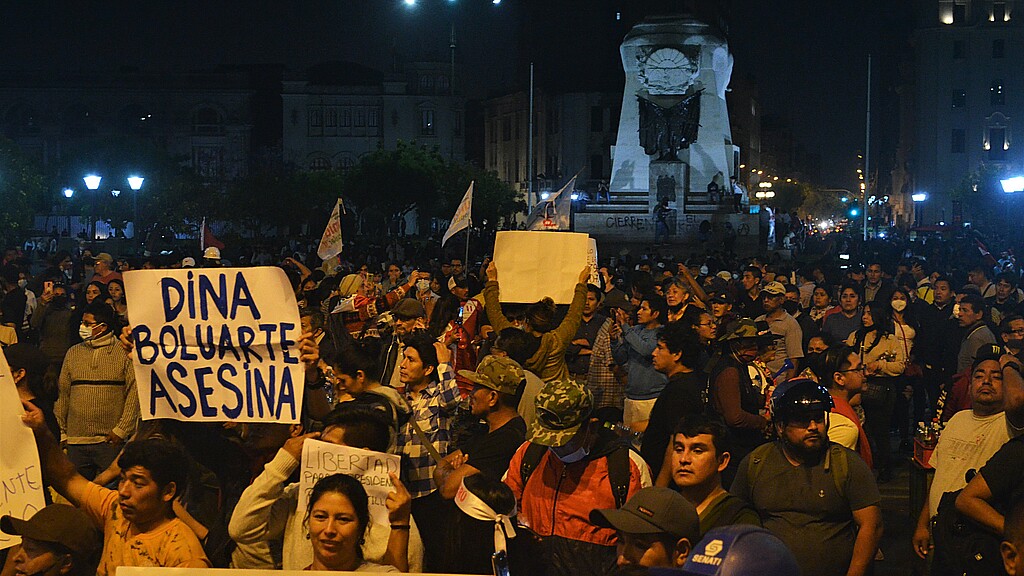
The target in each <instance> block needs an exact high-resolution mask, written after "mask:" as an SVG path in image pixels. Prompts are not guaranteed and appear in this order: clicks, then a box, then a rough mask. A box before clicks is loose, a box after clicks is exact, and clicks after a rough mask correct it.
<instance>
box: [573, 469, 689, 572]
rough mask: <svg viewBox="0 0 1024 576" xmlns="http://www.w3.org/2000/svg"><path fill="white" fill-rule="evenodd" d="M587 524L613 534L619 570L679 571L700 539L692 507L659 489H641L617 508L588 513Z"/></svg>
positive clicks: (683, 500) (679, 498)
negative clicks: (612, 530)
mask: <svg viewBox="0 0 1024 576" xmlns="http://www.w3.org/2000/svg"><path fill="white" fill-rule="evenodd" d="M590 521H591V522H592V523H594V524H595V525H597V526H602V527H604V528H612V529H614V530H615V533H616V538H617V539H618V545H617V548H618V553H619V555H618V558H617V559H616V563H617V564H618V565H619V566H642V567H645V568H658V567H665V568H679V567H682V565H683V564H685V563H686V559H687V558H688V557H689V555H690V552H691V551H692V550H693V546H694V544H695V543H696V542H697V541H698V540H699V539H700V521H699V520H698V518H697V511H696V510H695V509H694V507H693V504H691V503H690V502H688V501H687V500H686V499H685V498H683V497H682V496H680V495H679V494H678V493H676V492H674V491H672V490H669V489H667V488H662V487H659V486H649V487H647V488H643V489H641V490H640V491H638V492H637V493H636V494H634V495H633V496H631V497H630V498H629V500H627V501H626V504H625V505H624V506H622V507H621V508H617V509H605V510H601V509H597V510H594V511H592V512H591V513H590Z"/></svg>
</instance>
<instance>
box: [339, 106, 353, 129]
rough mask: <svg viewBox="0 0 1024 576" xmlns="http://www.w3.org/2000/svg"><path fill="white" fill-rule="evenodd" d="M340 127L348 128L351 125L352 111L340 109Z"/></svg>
mask: <svg viewBox="0 0 1024 576" xmlns="http://www.w3.org/2000/svg"><path fill="white" fill-rule="evenodd" d="M341 125H342V126H344V127H345V128H348V127H349V126H351V125H352V109H351V108H342V109H341Z"/></svg>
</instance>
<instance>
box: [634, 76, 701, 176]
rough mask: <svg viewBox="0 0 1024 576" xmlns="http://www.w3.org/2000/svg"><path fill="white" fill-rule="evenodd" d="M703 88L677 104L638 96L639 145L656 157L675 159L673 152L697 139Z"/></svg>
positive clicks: (676, 158)
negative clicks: (658, 103) (660, 103)
mask: <svg viewBox="0 0 1024 576" xmlns="http://www.w3.org/2000/svg"><path fill="white" fill-rule="evenodd" d="M701 92H703V90H698V91H697V92H694V93H693V94H691V95H689V96H687V97H686V98H683V100H682V101H680V102H679V103H678V104H676V105H674V106H671V107H668V108H662V107H661V106H659V105H657V104H655V103H654V102H652V101H650V100H647V99H646V98H643V97H642V96H638V97H637V99H638V101H639V105H640V145H641V146H643V148H644V152H646V153H647V154H648V155H649V156H654V155H655V154H657V155H658V158H657V159H658V160H678V159H679V158H678V156H676V153H677V152H679V151H680V150H684V149H686V148H688V147H689V146H690V144H691V143H693V142H694V141H695V140H696V139H697V129H698V128H700V95H701Z"/></svg>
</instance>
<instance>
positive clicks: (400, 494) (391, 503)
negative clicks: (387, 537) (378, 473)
mask: <svg viewBox="0 0 1024 576" xmlns="http://www.w3.org/2000/svg"><path fill="white" fill-rule="evenodd" d="M388 478H390V479H391V483H392V484H394V485H395V489H394V491H392V492H388V497H387V499H386V500H385V501H384V505H385V506H386V507H387V509H388V522H389V523H391V524H394V525H396V526H407V525H408V524H409V518H411V517H412V495H411V494H409V491H408V490H406V488H405V484H402V481H401V480H399V479H398V474H396V473H394V472H388Z"/></svg>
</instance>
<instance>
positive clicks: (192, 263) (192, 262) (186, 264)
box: [181, 256, 196, 268]
mask: <svg viewBox="0 0 1024 576" xmlns="http://www.w3.org/2000/svg"><path fill="white" fill-rule="evenodd" d="M181 267H182V268H195V267H196V259H195V258H193V257H191V256H186V257H184V258H182V259H181Z"/></svg>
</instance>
